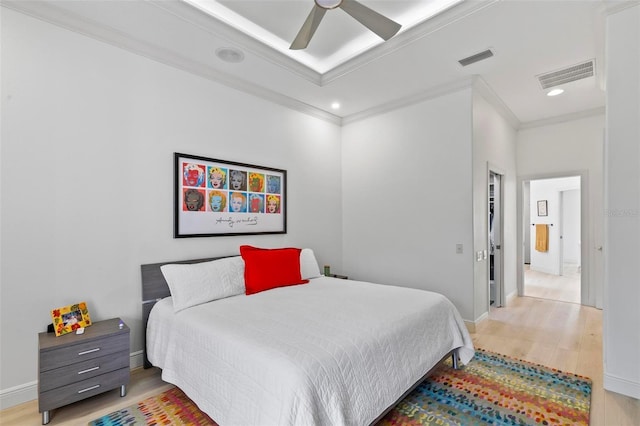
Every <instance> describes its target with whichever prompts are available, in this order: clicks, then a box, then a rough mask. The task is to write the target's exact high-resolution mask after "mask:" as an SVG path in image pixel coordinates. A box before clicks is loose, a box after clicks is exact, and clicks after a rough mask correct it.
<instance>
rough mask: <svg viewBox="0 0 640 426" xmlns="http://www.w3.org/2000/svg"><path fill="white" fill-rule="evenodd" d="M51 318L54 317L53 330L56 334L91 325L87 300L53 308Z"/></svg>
mask: <svg viewBox="0 0 640 426" xmlns="http://www.w3.org/2000/svg"><path fill="white" fill-rule="evenodd" d="M51 318H52V319H53V330H54V331H55V333H56V336H62V335H63V334H67V333H71V332H72V331H76V330H77V329H79V328H84V327H89V326H90V325H91V318H90V317H89V309H87V304H86V302H80V303H76V304H75V305H69V306H63V307H61V308H57V309H53V310H51Z"/></svg>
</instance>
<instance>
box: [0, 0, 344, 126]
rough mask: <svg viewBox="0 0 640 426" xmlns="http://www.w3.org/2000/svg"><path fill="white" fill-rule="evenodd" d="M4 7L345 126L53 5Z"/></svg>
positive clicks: (7, 0) (7, 3) (6, 2)
mask: <svg viewBox="0 0 640 426" xmlns="http://www.w3.org/2000/svg"><path fill="white" fill-rule="evenodd" d="M171 3H173V2H171ZM176 3H177V2H176ZM1 6H2V7H7V8H9V9H12V10H15V11H16V12H20V13H23V14H26V15H29V16H32V17H34V18H36V19H39V20H42V21H45V22H48V23H50V24H53V25H56V26H59V27H62V28H65V29H67V30H70V31H73V32H75V33H78V34H82V35H84V36H87V37H90V38H93V39H95V40H98V41H101V42H104V43H107V44H110V45H112V46H115V47H118V48H121V49H124V50H127V51H129V52H132V53H135V54H137V55H140V56H143V57H145V58H149V59H152V60H155V61H157V62H160V63H163V64H165V65H168V66H171V67H173V68H177V69H180V70H183V71H187V72H189V73H192V74H196V75H198V76H200V77H204V78H206V79H208V80H211V81H214V82H216V83H220V84H223V85H225V86H227V87H230V88H233V89H236V90H239V91H242V92H245V93H247V94H250V95H253V96H256V97H258V98H262V99H265V100H267V101H270V102H273V103H275V104H278V105H282V106H285V107H287V108H290V109H293V110H297V111H299V112H302V113H304V114H307V115H310V116H313V117H316V118H319V119H322V120H325V121H328V122H330V123H333V124H337V125H341V124H342V119H341V118H340V117H339V116H337V115H334V114H331V113H328V112H326V111H324V110H321V109H319V108H316V107H313V106H311V105H309V104H306V103H304V102H301V101H298V100H296V99H293V98H291V97H289V96H285V95H282V94H280V93H278V92H275V91H273V90H269V89H265V88H264V87H261V86H259V85H257V84H254V83H251V82H249V81H246V80H244V79H241V78H238V77H236V76H234V75H232V74H229V73H225V72H221V71H217V70H215V69H213V68H211V67H210V66H207V65H205V64H202V63H200V62H197V61H193V60H190V59H187V58H185V57H183V56H181V55H178V54H175V53H173V52H170V51H169V50H167V49H164V48H161V47H158V46H156V45H153V44H150V43H147V42H145V41H142V40H139V39H136V38H133V37H131V36H130V35H128V34H126V33H124V32H122V31H119V30H117V29H115V28H113V27H109V26H106V25H103V24H99V23H97V22H95V21H92V20H88V19H86V18H81V17H79V16H77V15H76V14H74V13H71V12H69V11H66V10H63V9H61V8H59V7H56V6H54V5H53V4H52V3H51V2H46V1H20V0H3V1H2V3H1Z"/></svg>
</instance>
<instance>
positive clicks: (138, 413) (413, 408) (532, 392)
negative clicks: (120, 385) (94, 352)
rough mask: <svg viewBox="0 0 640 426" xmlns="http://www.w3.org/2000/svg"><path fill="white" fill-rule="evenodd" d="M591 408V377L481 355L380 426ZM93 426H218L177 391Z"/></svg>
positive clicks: (585, 418)
mask: <svg viewBox="0 0 640 426" xmlns="http://www.w3.org/2000/svg"><path fill="white" fill-rule="evenodd" d="M590 401H591V380H589V379H588V378H586V377H582V376H577V375H575V374H569V373H563V372H561V371H559V370H556V369H553V368H549V367H544V366H541V365H537V364H532V363H529V362H525V361H520V360H517V359H514V358H510V357H507V356H504V355H499V354H496V353H492V352H488V351H484V350H482V349H476V355H475V357H474V358H473V360H472V361H471V362H470V363H469V364H468V365H466V366H464V367H462V368H461V369H460V370H454V369H452V368H451V363H450V361H447V362H446V363H444V364H443V365H441V366H440V367H439V368H438V369H437V370H436V371H435V372H434V373H433V374H432V375H431V376H430V377H429V378H428V379H427V380H425V381H424V382H423V383H422V384H420V385H419V386H418V387H417V388H416V389H414V390H413V391H412V392H411V393H410V394H409V395H407V397H405V398H404V399H403V400H402V401H400V403H398V405H396V406H395V407H394V408H393V410H391V411H390V412H389V413H388V414H387V415H386V416H385V417H384V418H383V419H382V420H381V421H380V422H379V423H378V425H377V426H414V425H463V426H467V425H489V424H491V425H588V424H589V407H590ZM89 425H90V426H124V425H195V426H205V425H206V426H212V425H216V423H215V422H214V421H213V420H211V419H210V418H209V417H208V416H207V415H206V414H204V413H202V412H200V410H198V408H197V407H196V405H195V404H194V403H193V402H192V401H191V400H190V399H189V398H188V397H187V396H186V395H184V393H182V391H180V390H179V389H177V388H174V389H171V390H168V391H166V392H163V393H162V394H160V395H157V396H155V397H152V398H148V399H145V400H144V401H142V402H139V403H138V404H136V405H134V406H131V407H127V408H124V409H122V410H119V411H115V412H113V413H111V414H108V415H106V416H104V417H101V418H99V419H97V420H94V421H92V422H90V423H89Z"/></svg>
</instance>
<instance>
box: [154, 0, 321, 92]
mask: <svg viewBox="0 0 640 426" xmlns="http://www.w3.org/2000/svg"><path fill="white" fill-rule="evenodd" d="M149 4H151V5H153V6H155V7H157V8H159V9H162V10H164V11H165V12H167V13H170V14H172V15H173V16H175V17H177V18H179V19H182V20H183V21H185V22H188V23H189V24H191V25H194V26H196V27H198V28H200V29H202V30H204V31H206V32H208V33H210V34H213V35H214V36H216V37H220V38H222V39H225V40H227V41H228V42H229V43H230V44H232V45H236V46H240V47H241V48H242V49H243V50H246V51H249V52H251V53H253V54H255V55H256V56H259V57H261V58H262V59H264V60H266V61H269V62H271V63H272V64H274V65H277V66H279V67H281V68H284V69H286V70H288V71H290V72H292V73H294V74H296V75H297V76H299V77H302V78H303V79H305V80H307V81H309V82H311V83H313V84H316V85H318V86H320V85H321V82H322V78H321V74H320V73H318V72H317V71H315V70H313V69H312V68H310V67H308V66H307V65H304V64H303V63H301V62H299V61H296V60H295V59H293V58H291V57H289V56H287V55H285V54H284V53H282V52H280V51H278V50H276V49H274V48H272V47H270V46H267V45H266V44H264V43H262V42H261V41H258V40H256V39H254V38H253V37H251V36H249V35H247V34H246V33H244V32H242V31H240V30H238V29H236V28H234V27H232V26H231V25H229V24H227V23H225V22H222V21H220V20H218V19H217V18H214V17H213V16H211V15H208V14H207V13H206V12H203V11H201V10H200V9H198V8H197V7H195V6H193V5H192V4H190V3H186V2H184V1H162V0H160V1H157V0H154V1H149Z"/></svg>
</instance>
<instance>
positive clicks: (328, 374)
mask: <svg viewBox="0 0 640 426" xmlns="http://www.w3.org/2000/svg"><path fill="white" fill-rule="evenodd" d="M457 347H462V349H461V350H460V352H459V354H460V358H461V361H462V362H463V363H467V362H468V361H469V360H470V359H471V358H472V357H473V353H474V350H473V344H472V341H471V338H470V337H469V334H468V332H467V329H466V327H465V325H464V323H463V321H462V319H461V317H460V315H459V313H458V311H457V310H456V309H455V307H454V306H453V304H452V303H451V302H450V301H449V300H448V299H446V298H445V297H444V296H442V295H440V294H437V293H432V292H427V291H422V290H414V289H408V288H404V287H394V286H386V285H376V284H370V283H364V282H358V281H348V280H340V279H335V278H326V277H320V278H315V279H312V280H311V282H310V283H309V284H305V285H300V286H293V287H283V288H278V289H273V290H269V291H265V292H262V293H258V294H254V295H251V296H245V295H240V296H234V297H229V298H227V299H222V300H217V301H214V302H209V303H206V304H203V305H199V306H195V307H192V308H188V309H185V310H184V311H181V312H178V313H177V314H175V313H174V312H173V308H172V302H171V299H170V298H166V299H163V300H162V301H160V302H158V303H157V304H156V306H155V307H154V308H153V310H152V312H151V315H150V317H149V323H148V326H147V356H148V358H149V360H150V361H151V363H152V364H153V365H155V366H158V367H160V368H162V378H163V379H164V380H165V381H168V382H170V383H174V384H175V385H177V386H178V387H180V388H181V389H182V390H183V391H184V392H185V393H186V394H187V395H188V396H189V397H190V398H191V399H192V400H193V401H194V402H196V403H197V404H198V406H199V407H200V409H202V410H203V411H204V412H206V413H207V414H209V415H210V416H211V418H213V419H214V420H215V421H216V422H218V423H219V424H220V425H221V426H251V425H257V426H285V425H331V426H334V425H335V426H337V425H368V424H369V423H371V422H372V421H373V420H375V419H376V418H377V417H378V416H379V415H380V414H381V413H382V412H383V411H384V410H385V409H386V408H387V407H389V406H391V405H392V404H393V403H394V402H395V401H396V400H397V399H398V398H399V397H400V396H401V395H402V394H403V393H404V392H405V391H406V390H407V389H408V388H409V387H411V386H412V385H413V384H414V383H415V382H416V381H418V380H419V379H420V378H421V377H422V376H423V375H424V374H425V373H426V372H427V371H429V369H431V367H433V366H434V365H435V364H436V363H437V362H438V361H439V360H440V359H441V358H442V357H444V356H445V355H446V354H447V352H449V351H450V350H452V349H454V348H457Z"/></svg>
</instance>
